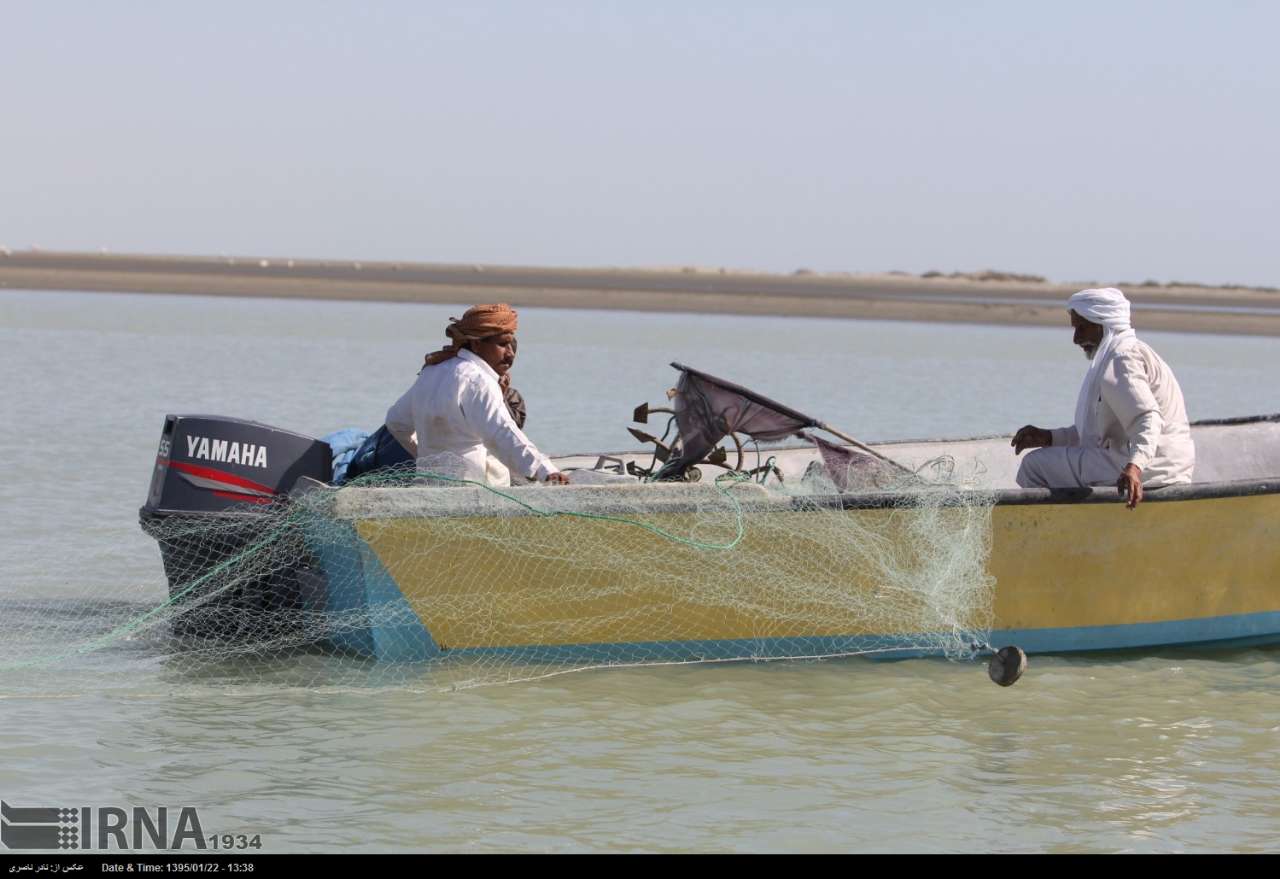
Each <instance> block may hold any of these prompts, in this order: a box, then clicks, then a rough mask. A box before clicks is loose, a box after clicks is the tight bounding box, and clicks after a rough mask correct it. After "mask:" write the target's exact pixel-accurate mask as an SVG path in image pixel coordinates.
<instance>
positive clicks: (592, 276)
mask: <svg viewBox="0 0 1280 879" xmlns="http://www.w3.org/2000/svg"><path fill="white" fill-rule="evenodd" d="M1088 283H1089V282H1080V283H1076V284H1055V283H1049V282H1034V281H1027V280H998V281H992V280H974V279H970V278H964V277H931V278H922V277H916V276H913V275H906V274H901V273H889V274H814V273H797V274H792V275H775V274H763V273H753V272H741V271H730V270H723V269H698V268H674V269H623V268H618V269H575V268H526V267H518V266H480V265H449V264H436V263H412V262H360V261H351V260H303V259H287V258H284V259H280V258H274V257H270V258H268V257H180V256H142V255H124V254H121V255H114V254H95V253H59V252H43V251H40V252H35V251H14V252H6V251H0V290H3V289H11V290H64V291H71V290H76V291H91V292H97V291H101V292H130V293H168V294H192V295H204V296H251V297H272V298H285V299H342V300H355V301H370V302H430V303H450V304H452V303H457V304H465V303H474V302H492V301H503V302H510V303H511V304H513V305H517V306H521V305H523V306H528V307H540V308H600V309H616V310H627V311H660V312H686V313H699V314H747V315H778V316H789V317H836V318H855V319H870V320H913V321H940V322H948V323H979V324H1021V325H1033V326H1063V325H1065V324H1066V316H1065V313H1064V305H1063V303H1064V302H1065V301H1066V298H1067V296H1069V295H1070V294H1071V293H1073V292H1075V291H1076V290H1078V289H1080V288H1081V287H1082V286H1086V285H1088ZM1125 293H1126V294H1127V295H1128V296H1129V298H1130V299H1131V300H1132V302H1133V304H1134V325H1135V326H1137V327H1139V328H1141V329H1152V330H1173V331H1182V332H1201V333H1238V334H1248V335H1270V336H1275V335H1280V291H1276V290H1272V289H1261V288H1243V287H1193V286H1153V285H1139V286H1136V287H1126V288H1125Z"/></svg>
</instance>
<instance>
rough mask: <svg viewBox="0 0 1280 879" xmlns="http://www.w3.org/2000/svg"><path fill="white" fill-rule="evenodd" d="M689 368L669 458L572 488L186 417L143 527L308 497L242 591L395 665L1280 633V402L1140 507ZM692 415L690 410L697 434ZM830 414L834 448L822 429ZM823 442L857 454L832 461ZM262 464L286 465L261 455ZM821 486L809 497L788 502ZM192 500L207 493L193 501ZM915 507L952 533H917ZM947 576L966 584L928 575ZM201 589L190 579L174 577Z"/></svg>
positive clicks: (1066, 644) (962, 442) (602, 471)
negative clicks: (463, 474) (795, 405)
mask: <svg viewBox="0 0 1280 879" xmlns="http://www.w3.org/2000/svg"><path fill="white" fill-rule="evenodd" d="M673 365H675V366H676V367H677V368H678V369H679V370H680V374H681V379H680V384H679V385H678V386H677V388H676V389H675V392H674V397H673V406H672V408H670V409H666V408H665V407H662V408H660V407H648V406H642V407H639V408H638V409H637V410H636V412H635V413H634V416H635V419H636V420H637V421H638V422H641V423H651V419H653V418H655V417H658V418H661V417H662V416H664V415H665V416H669V420H670V422H671V423H670V424H668V428H669V430H668V435H670V436H671V437H672V438H671V439H670V440H668V439H667V437H665V436H664V437H655V436H651V435H648V434H645V433H643V431H640V430H633V433H634V434H635V435H636V436H637V437H638V438H640V439H643V440H647V441H648V442H649V443H650V445H651V446H652V448H651V449H648V450H637V451H630V452H625V453H613V454H592V455H573V456H565V457H561V458H558V459H556V460H555V463H556V464H557V465H558V466H559V467H560V468H561V469H562V470H565V471H568V472H569V474H570V479H571V483H572V484H570V485H568V486H564V487H556V488H547V487H537V486H514V487H510V488H507V487H503V488H494V487H490V486H482V485H476V484H467V485H461V486H459V485H456V484H451V482H450V480H449V479H448V478H447V477H442V478H435V479H433V478H431V475H430V474H418V475H416V476H415V477H413V478H409V479H400V480H398V481H397V482H396V483H394V484H390V483H379V482H377V481H365V482H360V481H357V483H356V484H351V485H344V486H334V485H331V484H329V482H328V480H327V479H326V478H325V477H326V474H325V472H324V467H325V466H326V464H327V462H326V461H324V460H323V458H324V455H323V454H321V452H320V450H318V449H317V447H316V446H315V445H314V444H311V445H309V444H308V441H307V438H303V437H298V436H297V435H292V434H286V433H284V432H279V431H276V432H275V433H276V435H275V436H272V435H269V434H268V432H269V431H270V430H271V429H269V428H265V427H264V426H261V425H249V424H247V423H244V422H232V421H231V420H226V419H212V418H206V419H203V420H202V419H200V418H188V417H179V416H171V417H170V418H169V419H167V420H166V428H165V430H166V434H165V436H166V439H165V441H163V442H162V446H161V455H160V456H159V459H158V461H157V470H156V474H155V477H154V479H153V484H152V493H151V496H150V498H149V505H148V506H147V507H144V508H143V518H144V523H149V524H148V525H147V527H148V528H149V529H150V530H151V531H152V533H156V534H157V536H158V537H162V535H160V533H159V532H158V531H157V525H156V523H157V522H158V521H160V520H162V519H164V518H166V517H172V516H175V515H190V514H192V513H193V512H194V513H197V514H199V515H212V516H218V517H222V519H226V518H227V517H233V518H234V517H240V520H242V521H243V522H245V523H248V522H250V521H251V520H252V517H253V515H254V512H255V508H259V507H260V506H262V505H266V506H275V505H273V504H271V503H268V502H269V501H272V500H276V501H280V500H281V499H284V498H291V500H289V501H288V502H287V503H286V504H284V507H285V508H287V509H289V510H290V511H292V512H291V513H290V515H291V516H292V518H291V519H290V522H291V523H292V524H291V527H290V529H289V533H290V535H291V538H290V539H291V540H293V541H294V542H293V543H292V544H290V548H289V551H290V552H292V553H294V554H295V556H296V558H297V559H298V560H299V563H298V564H297V565H295V566H280V565H275V566H272V567H271V572H270V577H267V578H265V579H263V578H259V579H260V582H257V583H256V585H255V586H254V588H253V589H251V590H247V591H250V592H253V593H254V595H255V596H256V597H255V598H254V599H253V600H254V601H257V602H258V603H259V606H265V605H264V604H263V602H264V601H266V602H267V603H269V599H270V596H271V595H272V594H273V593H276V592H279V593H281V594H286V593H287V598H285V599H280V601H279V602H278V604H279V606H280V607H284V608H286V609H290V610H294V611H297V612H299V613H300V614H301V615H303V616H305V617H306V618H308V619H315V618H316V617H317V615H328V616H329V617H330V618H332V619H340V620H343V621H345V622H344V623H343V624H342V625H340V626H336V627H333V626H331V627H329V628H328V629H326V631H325V634H324V640H325V642H326V644H327V646H328V647H329V648H331V649H334V650H338V651H340V652H343V653H347V654H351V655H356V656H362V657H367V658H370V659H374V660H379V661H386V662H420V661H432V660H438V659H441V658H449V657H477V656H490V657H497V658H502V657H507V658H511V659H514V660H518V661H521V662H571V663H580V662H587V663H623V662H646V661H677V662H679V661H698V660H716V659H737V658H751V659H774V658H786V657H809V656H832V655H846V654H870V655H877V656H888V657H902V656H917V655H928V654H935V653H948V654H954V653H955V652H957V651H963V649H964V648H965V646H966V645H968V646H969V647H971V648H972V649H973V650H974V652H980V651H981V650H982V649H986V650H995V649H996V648H998V647H1000V646H1003V645H1013V644H1016V645H1018V646H1020V647H1021V648H1022V649H1024V650H1025V651H1027V652H1028V653H1075V652H1080V651H1097V650H1121V649H1151V648H1162V647H1172V646H1179V647H1190V646H1196V647H1238V646H1250V645H1266V644H1274V643H1277V642H1280V416H1277V415H1270V416H1256V417H1246V418H1236V419H1227V420H1217V421H1202V422H1198V423H1196V424H1194V425H1193V426H1192V437H1193V440H1194V442H1195V445H1196V449H1197V463H1196V470H1195V481H1194V482H1193V483H1191V484H1189V485H1180V486H1169V487H1163V488H1158V487H1157V488H1148V490H1147V492H1146V495H1145V498H1144V500H1143V502H1142V504H1141V505H1140V506H1139V507H1138V508H1137V509H1136V510H1132V511H1130V510H1127V509H1126V508H1125V507H1124V505H1123V504H1122V503H1120V502H1119V499H1118V497H1117V492H1116V489H1115V488H1114V487H1104V488H1098V489H1078V490H1053V491H1051V490H1043V489H1020V488H1018V487H1016V484H1015V482H1014V474H1015V473H1016V467H1017V463H1018V459H1017V458H1016V457H1015V456H1014V455H1013V453H1012V450H1011V449H1010V447H1009V445H1010V443H1009V437H1007V436H989V437H978V438H968V439H957V440H913V441H901V442H886V443H874V444H863V443H860V442H858V441H857V440H854V439H853V438H852V437H846V436H844V435H843V434H840V433H839V432H838V431H833V430H831V428H829V427H828V426H827V425H825V424H824V423H822V422H820V421H818V420H816V419H813V418H809V417H808V416H805V415H803V414H802V413H799V412H796V411H795V410H792V409H789V408H788V407H786V406H783V405H781V404H778V403H776V402H774V401H772V400H769V399H768V398H766V397H763V396H762V395H759V394H756V393H755V392H752V391H750V390H749V389H746V388H742V387H740V386H738V385H734V384H732V383H730V382H727V381H724V380H722V379H717V378H715V377H714V376H708V375H706V374H705V373H701V372H699V371H697V370H693V369H690V368H689V367H685V366H681V365H679V364H673ZM698 407H701V410H700V411H701V415H700V416H699V418H698V419H694V421H689V420H688V418H687V417H686V418H685V420H684V421H683V422H682V420H681V419H682V416H689V414H690V412H692V411H693V410H695V409H698ZM673 425H674V426H675V427H676V428H677V430H676V432H675V433H674V434H672V432H671V430H670V428H671V427H672V426H673ZM819 430H826V431H830V432H832V433H834V434H835V435H836V439H834V440H832V441H823V440H819V439H815V437H814V435H813V433H814V431H819ZM237 431H240V433H237ZM244 434H252V435H253V436H255V437H257V438H258V439H259V440H260V441H258V442H250V441H249V440H247V439H245V438H244ZM193 436H194V437H197V439H196V440H194V441H193V440H192V437H193ZM797 437H798V438H800V439H799V440H797V439H791V441H788V438H797ZM205 439H208V440H209V441H210V445H209V448H208V449H205V450H204V451H205V454H206V455H214V456H215V457H216V455H215V454H214V447H213V445H212V444H213V442H215V441H218V440H221V441H224V442H225V444H226V445H225V446H224V447H223V448H228V449H229V448H230V446H231V445H233V444H238V449H237V452H238V454H237V455H236V457H237V458H238V459H239V461H238V463H232V462H228V461H225V460H224V461H220V462H213V461H210V460H208V458H207V457H206V458H201V457H200V454H201V451H202V449H203V446H202V445H201V443H202V442H203V441H204V440H205ZM289 443H292V446H291V447H290V448H292V449H293V452H292V453H291V454H290V456H289V457H290V458H291V460H290V461H286V460H285V458H284V457H281V458H280V463H279V465H278V466H277V464H276V463H275V462H276V461H277V453H276V446H278V445H280V446H282V447H283V446H286V445H288V444H289ZM758 443H764V444H766V445H764V447H763V448H760V449H757V448H755V446H756V445H757V444H758ZM245 445H249V446H251V447H252V448H250V449H249V450H248V451H246V449H245V448H244V446H245ZM259 447H265V448H266V449H268V451H265V452H261V453H260V452H259ZM303 452H307V453H308V454H311V455H312V456H313V457H314V460H313V461H311V464H310V472H308V468H307V467H303V466H299V465H297V461H298V460H301V459H302V457H304V455H303V454H302V453H303ZM282 455H283V453H282ZM229 456H230V452H223V457H224V458H225V457H229ZM833 456H834V457H835V460H836V461H837V462H840V461H843V462H845V463H846V464H848V465H849V469H848V470H846V471H845V472H843V473H833V471H832V461H833ZM842 456H843V457H842ZM246 458H248V459H249V467H246V466H245V460H246ZM261 463H265V464H267V467H266V468H262V467H258V468H257V471H265V470H269V471H270V473H269V476H270V478H267V475H264V473H262V472H256V471H255V470H253V469H250V468H253V467H254V466H256V465H257V464H261ZM942 464H946V466H948V467H950V468H952V469H953V470H954V468H955V466H956V465H957V464H963V467H964V469H965V470H966V472H967V474H968V476H967V478H966V480H965V481H964V482H963V484H961V483H957V482H955V481H954V479H953V478H950V479H949V478H947V477H948V476H949V477H954V473H950V474H944V478H942V479H940V480H939V479H938V478H934V477H931V476H930V472H931V470H937V469H938V467H939V466H941V465H942ZM272 468H276V469H272ZM255 472H256V475H257V476H258V477H259V478H257V479H255V478H253V475H255ZM904 474H906V475H909V476H910V477H911V479H914V480H916V481H917V482H918V483H919V485H918V486H916V483H913V482H912V481H911V480H909V479H904V478H902V477H903V475H904ZM806 480H809V481H810V482H812V483H813V484H814V485H813V488H812V490H808V491H796V490H795V486H797V485H802V484H804V483H805V482H806ZM775 483H776V485H775ZM939 483H943V484H945V485H946V486H947V490H946V492H945V493H943V494H942V495H940V494H939V492H938V490H937V486H938V484H939ZM779 485H780V486H789V487H790V489H789V490H787V491H782V490H778V488H777V486H779ZM166 492H169V494H166ZM922 498H923V499H924V500H923V501H922V500H921V499H922ZM939 498H941V500H939ZM173 499H177V500H178V501H179V502H181V503H184V504H186V505H187V508H185V509H178V508H176V507H175V506H174V503H173ZM195 500H198V501H199V503H201V504H203V505H204V509H201V510H192V509H191V508H190V507H191V505H192V503H193V502H194V501H195ZM166 504H167V505H166ZM924 515H927V516H929V517H931V518H930V519H929V520H928V523H929V527H930V528H933V529H934V530H935V531H939V532H940V533H938V534H936V535H932V536H931V535H930V534H925V535H924V536H923V537H922V536H921V532H920V528H919V522H918V520H919V517H920V516H924ZM708 522H710V524H709V525H708ZM975 523H976V525H977V526H978V527H977V528H975V527H974V526H975ZM842 529H847V533H845V531H843V530H842ZM819 534H821V535H823V536H822V537H821V539H819V538H818V537H816V536H815V535H819ZM252 539H253V535H252V534H249V535H248V536H246V537H245V538H244V540H243V541H241V542H237V541H227V542H226V543H227V546H228V547H229V548H228V549H226V551H225V552H223V553H222V554H221V555H220V556H218V558H216V559H213V560H212V562H211V561H210V560H209V559H206V560H205V561H203V562H202V564H203V565H205V566H206V567H208V566H209V564H221V563H223V562H225V560H226V559H227V558H229V557H234V556H235V554H236V553H238V552H244V548H245V546H246V545H248V542H249V541H252ZM911 541H916V542H917V543H920V542H921V541H923V543H924V544H928V545H927V546H925V549H926V550H928V554H931V555H930V557H929V558H928V559H925V560H924V561H921V559H920V558H917V557H916V556H919V555H920V553H918V552H916V551H915V550H914V549H912V548H911V546H910V545H909V544H910V542H911ZM854 544H859V545H854ZM161 546H162V552H164V553H165V554H166V566H167V567H169V562H170V557H175V558H176V557H177V556H179V555H181V554H182V552H183V550H181V548H176V547H175V546H174V545H173V541H172V540H170V541H169V544H168V545H166V542H165V539H161ZM188 549H189V548H188ZM872 550H874V554H871V555H869V554H868V553H871V552H872ZM947 553H955V557H954V558H951V557H948V556H947ZM188 554H189V552H188ZM886 558H888V559H891V560H892V565H896V567H892V565H888V566H887V565H886V563H885V561H884V560H885V559H886ZM922 565H923V567H921V566H922ZM975 565H976V568H974V566H975ZM174 566H175V567H176V566H177V563H176V562H175V563H174ZM971 568H972V569H973V570H970V569H971ZM886 571H888V573H886ZM957 571H958V573H957ZM789 572H791V573H790V574H789ZM797 572H798V573H797ZM791 574H794V575H795V576H794V577H793V579H798V581H799V582H798V583H792V582H789V581H787V577H788V576H790V575H791ZM947 577H953V578H959V580H962V581H963V582H962V583H960V585H958V586H957V585H956V584H951V587H949V588H948V589H941V590H936V589H934V585H935V584H933V582H932V580H934V579H936V580H939V581H941V580H945V579H946V578H947ZM913 578H915V579H919V580H929V581H930V582H929V583H925V584H923V585H922V584H921V583H917V582H913ZM170 580H171V587H172V586H173V584H174V582H175V579H174V577H173V576H172V573H171V577H170ZM909 581H911V582H909ZM188 582H190V576H189V572H186V576H184V577H183V578H180V579H179V581H178V583H179V587H180V588H186V587H185V586H183V585H182V584H185V583H188ZM957 582H959V581H957ZM917 588H919V589H920V591H919V594H907V593H910V592H911V590H913V589H917ZM966 590H967V591H966ZM245 591H246V590H244V589H241V592H242V593H243V592H245ZM264 596H266V598H264ZM957 596H958V597H959V598H960V599H961V600H960V601H959V603H956V600H957ZM236 600H237V601H244V600H245V599H244V596H243V595H239V597H238V598H237V599H236ZM882 607H888V608H889V611H887V612H883V613H881V612H878V611H879V610H880V609H881V608H882Z"/></svg>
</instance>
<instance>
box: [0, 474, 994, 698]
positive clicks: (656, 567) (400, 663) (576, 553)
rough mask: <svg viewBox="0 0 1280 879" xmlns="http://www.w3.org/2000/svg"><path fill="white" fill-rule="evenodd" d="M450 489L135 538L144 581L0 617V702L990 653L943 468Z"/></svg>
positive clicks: (11, 604) (300, 494) (162, 528)
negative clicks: (108, 677)
mask: <svg viewBox="0 0 1280 879" xmlns="http://www.w3.org/2000/svg"><path fill="white" fill-rule="evenodd" d="M447 471H448V468H441V470H440V471H439V472H434V473H424V472H418V471H417V470H415V469H414V468H413V467H412V465H410V466H408V467H399V468H394V469H390V470H383V471H379V472H376V473H372V474H368V475H365V476H362V477H360V478H358V479H357V480H355V481H353V482H352V483H350V484H348V485H346V486H344V487H342V488H332V487H329V486H324V485H321V484H319V483H315V484H313V485H312V486H311V487H310V490H301V489H295V491H294V492H293V493H292V495H291V496H290V497H289V498H288V499H284V500H276V501H274V502H272V503H269V504H261V505H254V507H253V509H252V510H249V511H247V512H238V513H225V514H204V515H186V516H183V515H172V516H166V517H156V518H152V519H147V520H144V528H145V530H146V531H147V533H148V534H150V535H151V536H152V537H153V538H154V539H155V540H156V542H157V545H158V546H159V548H160V552H161V557H162V560H163V569H164V577H165V579H164V580H163V581H159V580H158V579H157V580H151V581H148V582H144V583H138V584H136V585H132V586H120V587H117V588H111V589H104V590H101V591H99V592H98V593H96V594H95V595H94V596H93V597H92V599H91V600H85V598H84V597H83V596H78V597H76V598H75V599H65V600H62V599H55V598H40V597H34V596H33V597H30V598H24V599H22V600H17V599H14V598H12V597H8V598H3V599H0V604H3V612H4V613H5V614H6V615H8V616H9V617H10V619H21V620H23V625H21V626H18V627H16V631H12V630H11V631H10V633H9V636H8V637H6V639H5V640H4V642H3V643H0V687H5V686H15V685H23V686H34V687H40V686H45V685H49V684H50V682H51V681H52V680H54V679H56V678H57V677H58V676H59V675H63V674H65V673H67V672H68V671H69V670H78V671H80V672H86V671H91V670H92V669H93V668H95V667H97V666H98V665H101V667H103V668H108V667H109V668H110V669H111V670H112V674H114V675H119V674H120V673H121V671H120V670H121V669H122V668H126V669H129V672H128V673H129V674H131V675H143V674H146V675H159V676H160V679H162V680H164V679H170V678H172V679H173V680H175V681H181V680H183V679H188V678H189V676H192V675H197V676H204V677H205V678H206V679H211V680H216V679H218V676H219V675H235V676H238V679H240V680H243V678H244V676H245V675H246V674H248V675H251V676H256V677H257V678H260V679H261V680H264V681H279V682H288V683H292V684H297V685H301V686H322V685H327V684H333V683H352V682H359V683H366V682H367V683H376V684H386V683H396V682H403V681H412V682H415V683H422V684H424V685H427V686H431V687H441V688H454V687H466V686H472V685H478V684H490V683H502V682H509V681H517V680H528V679H533V678H539V677H544V676H547V675H555V674H561V673H564V672H567V671H575V670H581V669H586V668H597V667H602V666H613V665H643V664H660V663H691V662H730V661H750V660H774V659H796V658H826V657H840V656H851V655H870V656H882V657H896V656H913V655H936V656H946V657H950V658H965V657H971V656H973V655H974V654H975V653H976V652H980V651H983V650H985V649H986V639H987V632H988V629H989V627H990V625H991V604H992V593H993V586H994V584H993V580H992V578H991V576H990V575H989V574H988V573H987V564H986V563H987V558H988V555H989V551H990V539H991V538H990V535H991V528H990V516H991V508H992V503H993V499H992V497H991V496H990V495H989V494H988V493H984V492H982V491H978V490H975V489H973V488H971V487H969V486H967V485H966V484H965V482H964V480H962V479H959V478H957V477H956V474H955V473H954V471H948V472H937V471H935V472H931V473H930V474H927V475H924V476H920V475H912V474H900V475H897V476H895V477H894V478H893V479H890V478H888V477H887V476H886V475H885V473H883V472H880V473H878V474H877V476H876V479H875V482H874V485H869V486H863V487H864V488H866V489H867V490H863V491H859V490H858V489H859V485H857V484H852V485H851V484H850V483H849V482H848V481H847V480H846V481H845V482H843V483H842V484H840V485H836V484H835V483H834V482H833V481H832V479H831V478H829V476H828V475H826V474H824V473H812V474H811V475H810V477H809V478H806V479H805V480H804V481H803V483H799V482H797V483H796V484H794V485H788V486H782V485H779V484H776V483H775V484H771V485H769V486H764V485H760V484H757V483H756V482H753V481H751V480H747V479H743V478H742V477H741V476H735V475H732V474H726V475H725V476H722V477H720V478H719V479H714V480H712V479H709V478H708V479H704V480H703V481H702V482H700V483H696V484H693V483H688V482H640V481H636V480H626V479H622V478H616V479H612V478H610V477H604V476H599V475H598V474H597V475H595V476H593V477H591V480H592V481H596V482H603V483H604V484H575V485H569V486H543V485H537V486H535V485H530V486H519V487H509V488H508V487H504V488H495V487H489V486H486V485H480V484H476V483H472V482H467V481H465V480H461V479H458V478H456V477H454V476H450V475H448V472H447ZM571 476H572V475H571ZM894 479H896V482H895V481H894ZM578 481H579V482H585V481H588V477H587V476H586V475H585V474H581V473H580V474H578ZM842 490H843V491H842ZM850 491H853V492H854V493H850ZM123 660H128V662H125V663H124V664H122V661H123ZM172 676H176V677H172Z"/></svg>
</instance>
